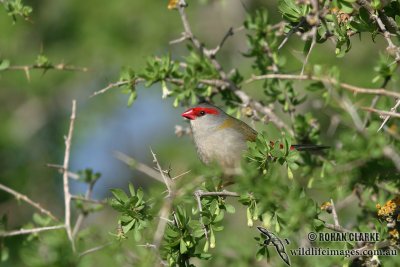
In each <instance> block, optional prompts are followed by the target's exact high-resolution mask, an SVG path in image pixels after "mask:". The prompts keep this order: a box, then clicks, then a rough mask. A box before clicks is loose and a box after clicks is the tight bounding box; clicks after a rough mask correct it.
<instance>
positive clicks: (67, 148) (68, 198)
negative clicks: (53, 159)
mask: <svg viewBox="0 0 400 267" xmlns="http://www.w3.org/2000/svg"><path fill="white" fill-rule="evenodd" d="M75 114H76V100H72V113H71V119H70V124H69V131H68V136H67V138H66V139H65V155H64V164H63V184H64V203H65V229H66V230H67V234H68V238H69V240H70V241H71V245H72V250H73V251H75V244H74V239H73V236H72V230H71V194H70V192H69V179H68V166H69V156H70V151H71V140H72V134H73V132H74V122H75Z"/></svg>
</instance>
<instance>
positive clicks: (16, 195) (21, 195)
mask: <svg viewBox="0 0 400 267" xmlns="http://www.w3.org/2000/svg"><path fill="white" fill-rule="evenodd" d="M0 190H3V191H5V192H7V193H9V194H11V195H13V196H15V197H16V198H17V199H21V200H23V201H25V202H26V203H28V204H29V205H31V206H32V207H34V208H36V209H37V210H38V211H40V212H41V213H43V214H45V215H47V216H49V217H50V218H51V219H53V220H54V221H57V222H59V221H60V220H59V219H58V218H57V217H56V216H55V215H53V213H51V212H50V211H49V210H47V209H45V208H43V207H42V205H40V204H39V203H37V202H35V201H33V200H32V199H30V198H29V197H27V196H25V195H23V194H21V193H18V192H17V191H15V190H13V189H11V188H9V187H7V186H5V185H3V184H0Z"/></svg>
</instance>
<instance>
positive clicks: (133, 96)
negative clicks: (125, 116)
mask: <svg viewBox="0 0 400 267" xmlns="http://www.w3.org/2000/svg"><path fill="white" fill-rule="evenodd" d="M136 98H137V93H136V91H131V94H130V95H129V98H128V103H127V106H128V107H131V106H132V104H133V102H134V101H135V100H136Z"/></svg>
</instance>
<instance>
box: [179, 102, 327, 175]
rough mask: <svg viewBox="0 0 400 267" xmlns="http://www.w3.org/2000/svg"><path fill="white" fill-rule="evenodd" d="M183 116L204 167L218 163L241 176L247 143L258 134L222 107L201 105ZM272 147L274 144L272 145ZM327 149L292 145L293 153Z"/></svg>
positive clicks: (226, 172) (223, 168)
mask: <svg viewBox="0 0 400 267" xmlns="http://www.w3.org/2000/svg"><path fill="white" fill-rule="evenodd" d="M182 117H184V118H187V119H189V121H190V126H191V129H192V133H193V139H194V142H195V144H196V147H197V154H198V155H199V158H200V160H201V161H202V162H203V163H204V164H206V165H207V164H210V163H211V162H213V161H216V162H217V163H218V164H219V165H220V166H221V167H222V170H223V172H224V174H226V175H233V174H237V173H240V162H241V159H242V154H243V152H244V151H245V150H246V149H247V141H251V142H254V141H255V140H256V137H257V131H255V130H254V129H253V128H251V127H250V126H249V125H247V124H246V123H245V122H243V121H241V120H238V119H236V118H234V117H232V116H230V115H228V114H226V113H225V112H224V111H223V110H221V109H220V108H218V107H216V106H213V105H211V104H209V103H202V104H199V105H198V106H196V107H193V108H190V109H188V110H187V111H185V112H184V113H182ZM270 144H271V146H273V145H274V143H273V142H270ZM326 148H328V147H327V146H318V145H292V146H291V147H290V149H291V150H299V151H317V150H322V149H326Z"/></svg>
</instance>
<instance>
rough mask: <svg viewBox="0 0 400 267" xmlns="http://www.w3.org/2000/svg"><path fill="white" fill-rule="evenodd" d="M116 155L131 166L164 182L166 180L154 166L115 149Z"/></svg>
mask: <svg viewBox="0 0 400 267" xmlns="http://www.w3.org/2000/svg"><path fill="white" fill-rule="evenodd" d="M114 156H115V157H116V158H117V159H119V160H120V161H122V162H124V163H125V164H127V165H128V166H130V167H131V168H133V169H135V170H138V171H140V172H142V173H144V174H146V175H148V176H149V177H151V178H153V179H155V180H157V181H159V182H161V183H164V180H163V179H162V177H160V175H159V173H158V172H157V171H155V170H154V169H153V168H151V167H149V166H147V165H146V164H143V163H140V162H138V161H137V160H135V159H133V158H131V157H129V156H128V155H126V154H124V153H122V152H119V151H114Z"/></svg>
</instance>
